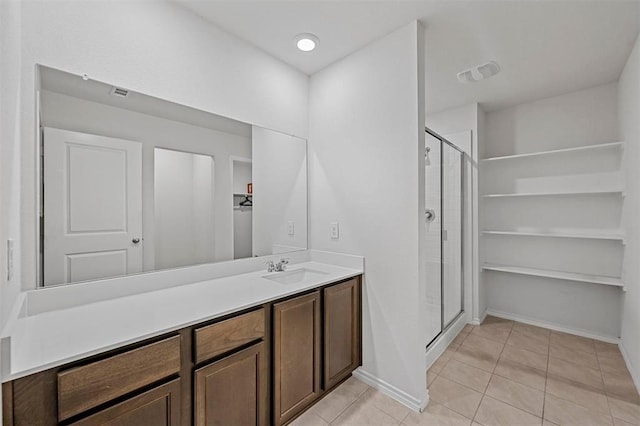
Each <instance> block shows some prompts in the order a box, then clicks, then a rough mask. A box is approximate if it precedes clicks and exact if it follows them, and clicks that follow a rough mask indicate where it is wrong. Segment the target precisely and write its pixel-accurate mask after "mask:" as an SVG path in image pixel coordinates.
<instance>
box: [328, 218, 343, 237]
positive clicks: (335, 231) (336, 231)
mask: <svg viewBox="0 0 640 426" xmlns="http://www.w3.org/2000/svg"><path fill="white" fill-rule="evenodd" d="M329 226H330V228H331V239H332V240H339V239H340V225H339V224H338V222H331V223H330V224H329Z"/></svg>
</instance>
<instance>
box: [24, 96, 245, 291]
mask: <svg viewBox="0 0 640 426" xmlns="http://www.w3.org/2000/svg"><path fill="white" fill-rule="evenodd" d="M41 98H42V111H43V116H42V120H43V121H42V124H43V126H47V127H55V128H59V129H65V130H71V131H75V132H82V133H89V134H96V135H101V136H108V137H113V138H120V139H125V140H132V141H137V142H140V143H142V215H143V218H142V219H143V220H142V223H143V236H144V270H145V271H152V270H155V269H159V268H161V267H162V265H160V266H159V267H156V266H155V259H156V258H157V257H156V255H155V252H154V251H155V247H156V241H155V239H156V231H157V229H158V227H157V226H156V225H155V215H154V181H155V173H154V164H155V163H154V149H155V148H156V147H158V148H168V149H174V150H182V151H185V152H190V153H198V154H205V155H209V156H211V157H213V158H214V159H215V160H216V167H215V173H216V179H215V187H214V193H215V202H214V214H213V217H212V218H211V219H212V220H213V221H214V223H215V226H214V228H215V230H216V232H215V243H214V247H215V252H214V253H213V256H214V258H215V260H216V261H223V260H230V259H233V250H232V244H231V242H232V241H233V227H232V226H231V223H232V205H233V199H232V192H231V191H232V182H231V170H230V167H231V162H230V158H231V157H232V156H241V157H251V140H250V139H249V138H248V137H246V136H241V135H235V134H230V133H225V132H218V131H216V130H213V129H209V128H205V127H199V126H194V125H190V124H185V123H180V122H178V121H172V120H167V119H164V118H160V117H154V116H152V115H147V114H141V113H139V112H134V111H129V110H126V109H122V108H115V107H112V106H108V105H104V104H99V103H96V102H90V101H86V100H83V99H78V98H74V97H71V96H66V95H61V94H58V93H54V92H49V91H45V90H43V91H42V92H41ZM45 143H46V142H45ZM176 173H177V171H176ZM185 178H186V177H185ZM183 195H185V196H186V194H183ZM173 229H174V231H177V228H175V227H174V228H173ZM185 243H186V241H185ZM25 249H26V247H25ZM165 254H167V253H165ZM167 255H168V254H167ZM163 259H165V260H163V261H162V262H161V263H164V262H165V261H167V262H168V263H164V265H170V264H171V263H172V262H170V261H169V260H168V259H166V258H164V257H163ZM184 261H186V259H182V261H181V262H184ZM193 263H198V262H197V261H194V262H193ZM182 264H184V263H182ZM26 285H27V283H23V287H25V286H26Z"/></svg>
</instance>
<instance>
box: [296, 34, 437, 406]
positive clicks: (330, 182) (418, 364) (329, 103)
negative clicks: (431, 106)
mask: <svg viewBox="0 0 640 426" xmlns="http://www.w3.org/2000/svg"><path fill="white" fill-rule="evenodd" d="M423 43H424V38H423V35H422V28H421V26H420V25H419V24H418V23H417V22H413V23H411V24H410V25H407V26H405V27H403V28H401V29H399V30H397V31H395V32H393V33H391V34H390V35H388V36H386V37H384V38H382V39H380V40H378V41H376V42H374V43H372V44H370V45H368V46H366V47H364V48H362V49H361V50H359V51H357V52H355V53H353V54H351V55H349V56H347V57H346V58H344V59H342V60H340V61H338V62H336V63H334V64H333V65H331V66H329V67H327V68H325V69H324V70H322V71H320V72H318V73H317V74H314V75H313V76H312V77H311V88H310V126H309V159H310V166H309V167H310V188H311V197H310V209H309V211H310V218H311V219H310V220H311V222H310V224H311V226H310V230H311V242H312V248H314V249H319V250H328V251H335V252H340V253H353V254H361V255H364V257H365V259H366V265H365V282H364V287H363V288H364V290H363V311H364V313H363V367H362V371H364V372H365V373H366V374H367V375H368V376H369V377H374V378H375V380H376V383H378V384H380V383H382V382H386V383H388V384H390V385H391V386H392V387H393V388H394V389H395V390H396V391H397V392H396V394H395V395H394V396H396V398H399V396H398V395H404V396H405V397H406V398H405V402H408V403H409V404H413V405H414V406H416V405H419V404H421V403H423V402H424V400H425V399H426V395H427V390H426V386H425V379H424V374H425V370H426V365H425V358H424V351H425V346H426V344H427V343H428V342H427V341H426V331H425V329H424V327H423V326H422V324H423V318H422V317H421V315H423V313H425V312H426V307H425V305H426V294H425V289H424V288H421V287H424V286H420V282H421V281H420V279H421V278H423V275H422V274H424V268H422V267H421V266H420V261H419V259H420V258H421V255H422V254H423V253H422V251H423V250H424V249H423V248H422V247H420V243H419V241H420V236H421V235H423V234H422V233H423V232H424V226H423V218H424V187H423V185H424V116H425V115H424V114H425V113H424V98H423V94H424V85H423V84H424V82H423V81H422V79H423V76H424V72H423V71H424V69H423V60H424V59H423V57H422V53H421V52H424V46H422V44H423ZM421 193H422V194H421ZM330 222H339V224H340V239H338V240H332V239H331V238H330V227H329V224H330ZM387 390H388V389H387Z"/></svg>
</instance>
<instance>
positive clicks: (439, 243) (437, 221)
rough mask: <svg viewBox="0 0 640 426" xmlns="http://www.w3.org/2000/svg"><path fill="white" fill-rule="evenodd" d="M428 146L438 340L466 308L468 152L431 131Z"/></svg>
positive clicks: (433, 317)
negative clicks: (465, 177) (464, 263)
mask: <svg viewBox="0 0 640 426" xmlns="http://www.w3.org/2000/svg"><path fill="white" fill-rule="evenodd" d="M425 145H426V146H425V222H426V223H425V230H426V232H425V238H426V241H425V242H426V259H425V262H426V276H427V277H426V289H427V291H426V297H427V309H428V312H427V313H428V315H427V324H426V327H427V331H428V336H429V337H430V339H431V341H433V340H435V339H436V338H437V337H438V336H439V335H440V334H441V333H442V332H443V331H444V330H445V329H446V328H447V327H448V326H449V325H450V324H451V323H452V322H453V321H454V320H455V319H456V318H457V317H458V315H460V313H461V312H462V310H463V270H462V249H463V247H462V244H463V240H462V238H463V229H462V223H463V192H464V187H463V182H464V180H463V162H464V153H463V152H462V151H460V150H459V149H458V148H457V147H455V146H454V145H452V144H451V143H450V142H448V141H446V140H445V139H443V138H441V137H439V136H438V135H436V134H435V133H434V134H432V133H430V132H429V131H427V134H426V138H425Z"/></svg>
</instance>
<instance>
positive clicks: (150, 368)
mask: <svg viewBox="0 0 640 426" xmlns="http://www.w3.org/2000/svg"><path fill="white" fill-rule="evenodd" d="M179 371H180V336H174V337H170V338H168V339H165V340H161V341H159V342H156V343H152V344H150V345H146V346H143V347H141V348H137V349H133V350H130V351H128V352H124V353H122V354H119V355H115V356H112V357H110V358H107V359H103V360H101V361H96V362H93V363H91V364H87V365H83V366H80V367H75V368H72V369H70V370H66V371H61V372H60V373H58V419H59V420H65V419H68V418H70V417H72V416H75V415H76V414H80V413H82V412H83V411H86V410H88V409H90V408H93V407H97V406H98V405H100V404H103V403H105V402H108V401H110V400H112V399H114V398H117V397H119V396H122V395H125V394H127V393H129V392H132V391H134V390H136V389H138V388H141V387H143V386H146V385H149V384H151V383H153V382H156V381H158V380H160V379H163V378H165V377H168V376H170V375H172V374H175V373H178V372H179Z"/></svg>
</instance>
